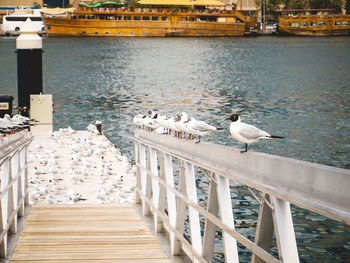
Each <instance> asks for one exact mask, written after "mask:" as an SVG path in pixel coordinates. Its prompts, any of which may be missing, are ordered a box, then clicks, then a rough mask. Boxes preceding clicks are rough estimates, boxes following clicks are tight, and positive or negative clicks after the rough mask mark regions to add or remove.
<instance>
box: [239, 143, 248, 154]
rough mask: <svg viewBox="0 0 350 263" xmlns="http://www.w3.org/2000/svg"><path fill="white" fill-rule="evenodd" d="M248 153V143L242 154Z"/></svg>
mask: <svg viewBox="0 0 350 263" xmlns="http://www.w3.org/2000/svg"><path fill="white" fill-rule="evenodd" d="M246 152H248V143H246V144H245V150H244V151H241V153H246Z"/></svg>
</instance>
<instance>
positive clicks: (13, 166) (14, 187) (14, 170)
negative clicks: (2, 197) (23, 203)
mask: <svg viewBox="0 0 350 263" xmlns="http://www.w3.org/2000/svg"><path fill="white" fill-rule="evenodd" d="M18 155H19V152H18V151H16V152H15V153H14V154H13V155H12V157H11V159H10V160H11V161H10V176H9V183H11V182H12V180H14V178H16V177H17V175H18V172H19V156H18ZM17 195H18V178H17V180H16V181H13V182H12V184H11V186H10V188H9V199H8V215H7V217H8V221H10V219H11V216H12V214H13V212H14V211H15V210H16V209H17V205H18V200H17ZM10 234H12V235H15V234H17V215H15V217H14V218H13V222H12V223H11V227H10Z"/></svg>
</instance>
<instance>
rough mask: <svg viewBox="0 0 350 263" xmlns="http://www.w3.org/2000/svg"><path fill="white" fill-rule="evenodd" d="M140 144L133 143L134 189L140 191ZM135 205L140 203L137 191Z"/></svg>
mask: <svg viewBox="0 0 350 263" xmlns="http://www.w3.org/2000/svg"><path fill="white" fill-rule="evenodd" d="M140 147H141V144H140V143H136V142H135V163H136V188H137V189H139V190H141V173H142V169H141V167H140V165H141V163H140V159H141V158H140ZM135 203H136V204H140V203H141V196H140V193H139V192H138V191H135Z"/></svg>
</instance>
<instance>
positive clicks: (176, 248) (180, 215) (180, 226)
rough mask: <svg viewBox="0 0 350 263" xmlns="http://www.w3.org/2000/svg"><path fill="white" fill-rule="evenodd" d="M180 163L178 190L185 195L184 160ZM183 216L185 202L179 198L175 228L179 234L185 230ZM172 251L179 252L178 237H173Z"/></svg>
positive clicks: (175, 253) (184, 215)
mask: <svg viewBox="0 0 350 263" xmlns="http://www.w3.org/2000/svg"><path fill="white" fill-rule="evenodd" d="M181 163H182V164H181V167H180V178H179V190H180V193H181V194H183V195H184V196H186V179H185V168H184V162H181ZM185 218H186V203H185V202H183V201H182V200H181V199H177V204H176V223H175V228H176V230H177V231H178V232H179V233H181V234H183V233H184V230H185ZM173 253H174V255H180V254H181V242H180V241H179V240H178V239H175V242H174V251H173Z"/></svg>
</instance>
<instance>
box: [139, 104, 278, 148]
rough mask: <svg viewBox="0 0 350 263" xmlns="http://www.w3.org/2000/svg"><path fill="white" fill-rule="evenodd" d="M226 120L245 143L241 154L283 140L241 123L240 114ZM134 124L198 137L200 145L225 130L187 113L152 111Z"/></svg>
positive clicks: (232, 133) (150, 129)
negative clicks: (253, 145)
mask: <svg viewBox="0 0 350 263" xmlns="http://www.w3.org/2000/svg"><path fill="white" fill-rule="evenodd" d="M226 120H229V121H231V124H230V133H231V135H232V137H233V138H235V139H236V140H238V141H240V142H243V143H244V144H245V150H243V151H241V153H245V152H247V151H248V144H250V143H254V142H258V141H260V140H261V139H282V138H284V137H282V136H276V135H271V134H269V133H267V132H266V131H263V130H261V129H259V128H257V127H255V126H253V125H250V124H246V123H244V122H241V118H240V116H239V114H232V115H231V116H230V117H228V118H227V119H226ZM133 122H134V123H135V124H136V125H138V126H139V128H144V129H147V130H149V131H155V132H157V133H160V134H170V135H171V134H172V131H174V135H175V136H177V137H179V138H186V133H188V134H189V137H188V139H189V140H192V139H194V136H195V135H197V136H198V141H196V143H200V141H201V137H202V136H204V135H207V134H209V133H211V132H214V131H218V130H223V128H218V127H215V126H213V125H210V124H208V123H206V122H204V121H201V120H196V119H195V118H193V117H190V116H189V115H188V114H187V113H186V112H182V113H181V114H178V115H177V116H176V117H172V116H166V115H160V114H158V113H155V112H154V111H152V110H150V111H149V112H148V115H146V114H138V115H136V116H135V117H134V118H133Z"/></svg>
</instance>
